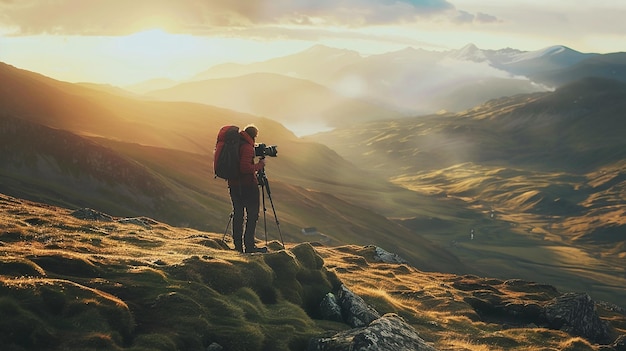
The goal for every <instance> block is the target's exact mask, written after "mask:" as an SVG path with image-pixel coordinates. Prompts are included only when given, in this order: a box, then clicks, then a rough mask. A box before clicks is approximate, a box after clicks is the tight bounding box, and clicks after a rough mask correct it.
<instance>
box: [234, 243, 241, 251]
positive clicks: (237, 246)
mask: <svg viewBox="0 0 626 351" xmlns="http://www.w3.org/2000/svg"><path fill="white" fill-rule="evenodd" d="M235 251H237V252H243V245H241V244H239V245H237V243H235Z"/></svg>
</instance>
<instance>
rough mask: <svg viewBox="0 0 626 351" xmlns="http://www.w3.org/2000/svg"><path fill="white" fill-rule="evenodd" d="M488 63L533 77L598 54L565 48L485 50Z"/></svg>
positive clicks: (566, 66) (557, 46) (513, 72)
mask: <svg viewBox="0 0 626 351" xmlns="http://www.w3.org/2000/svg"><path fill="white" fill-rule="evenodd" d="M484 53H485V56H486V57H487V58H488V59H489V61H490V63H491V64H492V65H493V66H494V67H497V68H500V69H503V70H505V71H507V72H509V73H512V74H515V75H522V76H526V77H535V76H537V75H541V74H543V73H546V72H551V71H557V70H562V69H566V68H568V67H571V66H573V65H575V64H577V63H579V62H581V61H584V60H586V59H588V58H590V57H596V56H600V55H599V54H587V53H581V52H578V51H576V50H572V49H570V48H568V47H566V46H562V45H555V46H549V47H546V48H544V49H541V50H537V51H530V52H528V51H526V52H524V51H511V50H505V51H502V50H486V51H484Z"/></svg>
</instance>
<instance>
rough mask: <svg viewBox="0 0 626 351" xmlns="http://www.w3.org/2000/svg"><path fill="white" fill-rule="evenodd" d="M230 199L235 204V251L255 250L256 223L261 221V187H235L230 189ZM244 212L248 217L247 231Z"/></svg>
mask: <svg viewBox="0 0 626 351" xmlns="http://www.w3.org/2000/svg"><path fill="white" fill-rule="evenodd" d="M230 199H231V201H232V202H233V241H234V243H235V249H236V250H238V251H241V250H242V236H243V244H244V245H245V246H246V250H250V249H252V248H254V233H255V229H256V222H257V221H258V220H259V205H260V200H259V187H258V186H257V185H242V186H239V185H234V186H232V187H231V188H230ZM244 211H245V215H246V230H245V232H244V230H243V218H244Z"/></svg>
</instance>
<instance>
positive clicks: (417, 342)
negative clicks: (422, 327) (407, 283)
mask: <svg viewBox="0 0 626 351" xmlns="http://www.w3.org/2000/svg"><path fill="white" fill-rule="evenodd" d="M307 350H308V351H436V349H435V348H434V347H432V346H430V345H428V344H427V343H426V342H425V341H424V340H423V339H422V338H420V336H419V335H418V334H417V332H416V331H415V329H413V327H411V326H410V325H409V324H408V323H406V322H405V321H404V319H402V317H400V316H398V315H397V314H395V313H389V314H386V315H384V316H382V317H380V318H379V319H377V320H375V321H373V322H372V323H370V324H369V325H368V326H367V327H362V328H355V329H352V330H348V331H344V332H340V333H337V334H335V335H333V336H330V337H322V338H315V339H312V340H311V341H310V342H309V347H308V349H307Z"/></svg>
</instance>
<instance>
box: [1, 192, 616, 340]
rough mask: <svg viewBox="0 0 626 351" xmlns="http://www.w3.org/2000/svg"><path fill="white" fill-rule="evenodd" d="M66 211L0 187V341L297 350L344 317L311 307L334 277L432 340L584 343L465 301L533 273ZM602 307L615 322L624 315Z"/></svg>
mask: <svg viewBox="0 0 626 351" xmlns="http://www.w3.org/2000/svg"><path fill="white" fill-rule="evenodd" d="M70 213H71V211H69V210H66V209H61V208H56V207H52V206H43V205H40V204H36V203H31V202H27V201H23V200H17V199H12V198H9V197H6V196H2V197H0V218H2V219H3V222H2V231H1V232H0V242H1V245H2V247H3V254H2V255H0V296H1V297H0V313H2V314H5V313H9V314H11V315H12V316H15V317H14V318H13V319H12V320H11V323H8V321H4V322H0V330H1V331H3V333H2V335H4V336H2V337H0V342H2V343H4V344H6V345H12V346H14V347H16V348H21V349H25V350H35V349H40V348H41V347H42V345H44V344H45V345H53V346H56V347H59V348H64V349H69V350H73V349H76V350H78V349H97V348H100V349H111V350H176V349H201V348H206V347H207V346H208V344H210V343H211V342H217V343H219V344H220V345H222V346H224V347H226V348H227V349H229V350H270V349H271V350H279V351H280V350H284V351H287V350H302V349H305V348H306V344H307V342H308V340H309V339H310V338H311V337H313V336H316V335H320V334H322V333H324V332H325V331H338V330H343V329H346V328H347V326H346V325H343V324H341V323H337V322H330V321H323V320H318V319H317V318H319V316H318V314H319V313H318V312H316V311H317V306H318V304H319V301H321V298H322V297H323V296H324V295H325V294H326V293H327V292H329V291H331V290H333V289H334V288H336V287H337V286H338V285H339V284H340V280H341V282H343V283H345V284H346V285H347V286H348V287H349V288H350V289H352V290H353V291H354V292H355V293H357V294H359V295H360V296H362V297H363V298H364V299H365V300H366V301H367V302H368V303H369V304H371V305H372V306H374V307H375V308H376V309H377V310H378V311H379V312H381V313H389V312H393V313H397V314H399V315H400V316H402V317H403V318H404V319H405V320H406V321H407V322H408V323H410V324H411V325H412V326H413V327H414V328H415V329H416V330H417V331H418V333H419V334H420V335H421V336H422V337H423V338H424V339H425V340H426V341H428V342H431V343H432V344H433V345H434V346H435V347H437V348H438V349H439V350H442V351H445V350H469V351H473V350H477V351H480V350H519V351H521V350H524V351H525V350H534V349H545V350H550V349H554V350H556V349H568V350H584V349H585V348H584V347H589V346H588V345H586V344H585V342H584V341H581V340H573V338H572V337H571V336H569V335H566V334H564V333H562V332H559V331H552V330H545V329H540V328H536V327H528V328H527V327H526V326H517V327H516V328H510V327H504V326H503V325H501V324H496V323H493V322H489V321H483V320H482V319H481V316H480V315H478V314H477V312H476V311H475V310H474V309H473V308H472V307H471V306H470V305H469V304H468V303H466V301H465V299H466V298H467V297H469V296H473V295H472V294H473V291H474V290H475V289H497V290H498V291H499V292H500V293H501V294H503V296H506V297H507V298H508V299H509V300H510V301H513V302H522V301H545V300H546V299H549V298H550V297H551V296H552V295H551V294H553V293H554V292H553V291H552V290H550V289H548V288H545V287H543V286H541V285H532V284H530V285H528V286H525V285H520V286H516V285H507V284H505V283H504V281H503V280H499V279H487V278H480V277H475V276H458V275H454V274H445V273H433V272H424V271H420V270H418V269H416V268H414V267H412V266H409V265H406V264H385V263H377V262H375V261H374V249H373V247H364V246H358V245H346V246H339V247H324V246H318V247H316V249H315V250H314V249H313V247H312V246H311V245H309V244H300V245H295V244H288V249H287V250H284V251H283V250H278V246H277V245H278V244H277V243H270V244H271V245H270V246H271V247H273V252H270V253H269V254H266V255H253V256H250V255H240V254H237V253H235V252H234V251H232V250H228V249H227V246H226V245H225V244H224V243H222V242H221V239H222V234H217V233H208V232H202V231H197V230H193V229H189V228H178V227H172V226H168V225H165V224H162V223H153V224H152V225H151V226H149V227H146V226H141V225H136V224H123V223H118V222H97V221H85V220H80V219H76V218H74V217H72V216H71V215H70ZM549 248H550V249H554V250H555V251H556V252H560V253H561V254H563V255H565V256H567V254H568V253H570V252H569V251H567V250H562V251H559V250H558V247H557V246H554V247H553V246H549ZM339 279H340V280H339ZM606 318H607V320H608V321H610V322H611V323H612V324H614V325H617V326H620V327H621V328H623V329H624V328H626V319H625V317H624V316H623V315H620V314H617V313H614V314H610V315H609V314H607V315H606ZM242 333H243V334H245V335H248V337H247V338H242V337H241V335H242ZM11 335H13V336H15V338H13V337H11ZM2 338H4V339H2ZM537 347H539V348H537ZM590 347H592V349H594V348H596V346H594V345H592V346H590Z"/></svg>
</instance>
